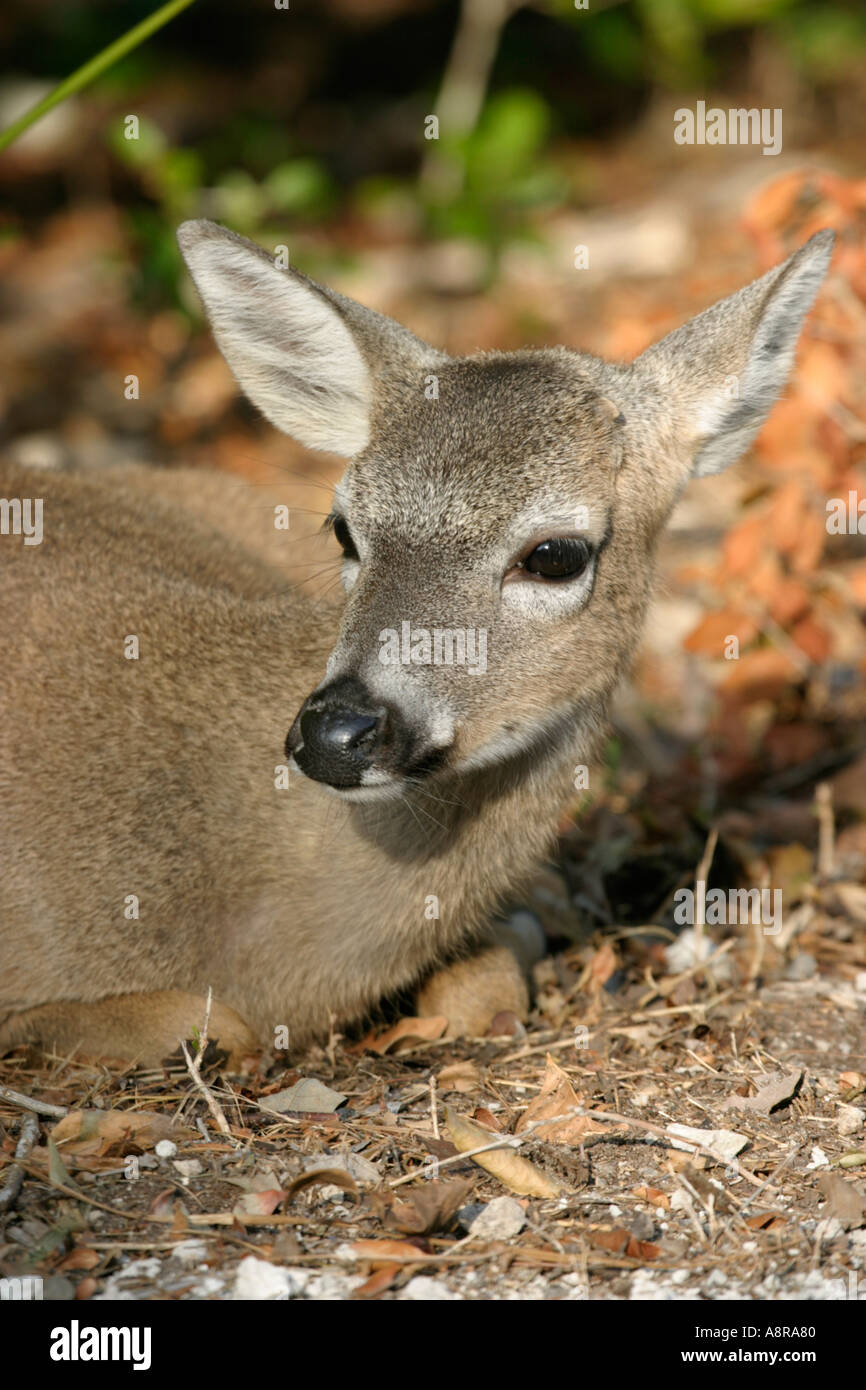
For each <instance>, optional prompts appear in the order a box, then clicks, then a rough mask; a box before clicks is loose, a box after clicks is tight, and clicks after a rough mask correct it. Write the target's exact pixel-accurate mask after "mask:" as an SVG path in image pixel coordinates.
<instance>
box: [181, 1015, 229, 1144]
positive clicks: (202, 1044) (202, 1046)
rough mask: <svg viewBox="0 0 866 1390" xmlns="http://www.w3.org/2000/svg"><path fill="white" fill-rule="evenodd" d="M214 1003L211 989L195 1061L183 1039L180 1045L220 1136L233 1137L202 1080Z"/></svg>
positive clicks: (220, 1108)
mask: <svg viewBox="0 0 866 1390" xmlns="http://www.w3.org/2000/svg"><path fill="white" fill-rule="evenodd" d="M212 1003H213V990H212V989H209V990H208V992H207V1004H206V1006H205V1012H204V1024H203V1026H202V1030H201V1036H200V1037H199V1040H198V1050H197V1052H196V1054H195V1061H193V1059H192V1057H191V1056H190V1055H189V1048H188V1047H187V1045H186V1042H185V1040H184V1039H183V1038H181V1040H180V1045H181V1048H182V1050H183V1055H184V1058H185V1060H186V1069H187V1071H188V1072H189V1074H190V1076H191V1077H192V1080H193V1084H194V1085H195V1086H196V1088H197V1089H198V1090H199V1091H201V1094H202V1095H203V1096H204V1098H205V1101H206V1102H207V1107H208V1109H209V1110H210V1113H211V1114H212V1115H213V1117H214V1123H215V1124H216V1127H217V1129H218V1130H219V1131H220V1134H227V1135H229V1137H231V1128H230V1127H229V1122H228V1120H227V1119H226V1117H225V1115H224V1113H223V1110H222V1107H221V1106H220V1103H219V1101H218V1100H217V1098H216V1096H215V1095H214V1094H213V1092H212V1091H211V1090H210V1089H209V1087H208V1086H207V1084H206V1083H205V1082H204V1081H203V1080H202V1075H201V1064H202V1062H203V1061H204V1054H205V1052H206V1051H207V1035H208V1028H209V1027H210V1011H211V1005H212Z"/></svg>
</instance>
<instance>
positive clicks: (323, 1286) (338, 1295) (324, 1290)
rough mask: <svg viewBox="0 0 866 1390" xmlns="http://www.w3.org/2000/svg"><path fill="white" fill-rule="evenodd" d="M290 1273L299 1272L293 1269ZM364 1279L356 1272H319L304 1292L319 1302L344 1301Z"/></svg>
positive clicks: (306, 1295)
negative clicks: (355, 1273)
mask: <svg viewBox="0 0 866 1390" xmlns="http://www.w3.org/2000/svg"><path fill="white" fill-rule="evenodd" d="M290 1273H297V1271H295V1270H291V1271H290ZM363 1282H364V1280H363V1278H362V1277H361V1276H360V1275H354V1274H330V1273H327V1272H326V1273H324V1274H317V1275H314V1276H313V1278H312V1279H310V1282H309V1283H308V1284H307V1286H306V1288H305V1290H304V1294H305V1297H307V1298H311V1299H315V1300H316V1302H318V1303H344V1302H346V1301H347V1300H348V1299H349V1298H351V1296H352V1294H353V1293H354V1291H355V1289H357V1288H358V1286H359V1285H360V1284H363Z"/></svg>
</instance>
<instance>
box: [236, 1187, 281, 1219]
mask: <svg viewBox="0 0 866 1390" xmlns="http://www.w3.org/2000/svg"><path fill="white" fill-rule="evenodd" d="M285 1195H286V1194H285V1192H283V1190H282V1188H279V1187H273V1188H270V1189H269V1190H268V1191H266V1192H245V1193H244V1195H243V1197H241V1198H239V1200H238V1201H237V1202H236V1203H235V1205H234V1208H233V1210H234V1211H235V1213H236V1214H237V1215H238V1216H270V1215H271V1214H272V1213H273V1212H275V1211H276V1209H277V1207H278V1206H279V1205H280V1202H282V1201H283V1199H284V1197H285Z"/></svg>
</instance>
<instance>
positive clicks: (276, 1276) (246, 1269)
mask: <svg viewBox="0 0 866 1390" xmlns="http://www.w3.org/2000/svg"><path fill="white" fill-rule="evenodd" d="M309 1278H310V1275H309V1273H308V1272H307V1271H306V1270H303V1269H282V1268H281V1267H280V1266H279V1265H272V1264H270V1263H269V1262H268V1261H267V1260H260V1259H259V1258H258V1257H257V1256H256V1255H246V1256H245V1257H244V1259H242V1260H241V1262H240V1264H239V1265H238V1268H237V1273H236V1274H235V1284H234V1290H233V1292H232V1297H233V1298H236V1299H238V1300H241V1301H244V1302H247V1301H253V1300H262V1299H264V1300H267V1301H268V1302H274V1301H276V1300H283V1299H289V1298H298V1297H300V1295H301V1294H302V1293H303V1291H304V1288H305V1287H306V1285H307V1283H308V1281H309Z"/></svg>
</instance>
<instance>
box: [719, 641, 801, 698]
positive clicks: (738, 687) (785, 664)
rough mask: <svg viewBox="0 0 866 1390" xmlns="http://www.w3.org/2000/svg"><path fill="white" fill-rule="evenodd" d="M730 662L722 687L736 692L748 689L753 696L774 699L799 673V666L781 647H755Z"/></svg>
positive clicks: (733, 692)
mask: <svg viewBox="0 0 866 1390" xmlns="http://www.w3.org/2000/svg"><path fill="white" fill-rule="evenodd" d="M729 664H730V666H731V670H730V672H729V674H728V675H727V676H726V678H725V680H724V681H723V682H722V689H723V690H726V691H728V692H729V693H730V694H737V695H739V694H741V693H745V692H746V691H748V693H749V695H750V696H751V697H752V698H754V699H757V698H758V697H759V696H761V697H763V698H765V699H768V700H771V699H774V698H775V697H777V696H778V695H780V694H781V693H782V691H783V690H784V689H785V687H786V686H787V685H788V684H789V683H790V682H791V681H792V680H794V679H795V678H796V677H797V676H798V675H799V671H798V668H797V666H795V664H794V662H793V661H792V660H791V658H790V657H789V656H788V655H787V654H786V653H785V652H783V651H780V650H779V648H778V647H756V648H755V649H754V650H753V651H750V652H745V653H744V654H743V655H742V656H740V658H739V660H737V661H731V662H730V663H729Z"/></svg>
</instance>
